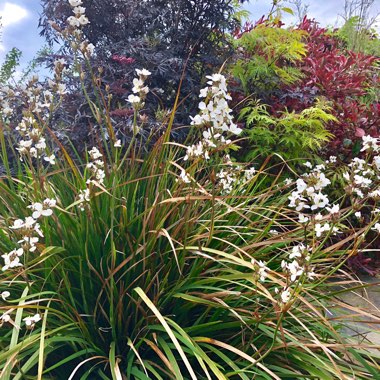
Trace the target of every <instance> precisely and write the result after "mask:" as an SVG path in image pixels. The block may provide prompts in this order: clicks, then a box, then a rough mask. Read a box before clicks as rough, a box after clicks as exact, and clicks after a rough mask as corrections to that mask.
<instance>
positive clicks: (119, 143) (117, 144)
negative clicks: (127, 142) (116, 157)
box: [113, 140, 121, 148]
mask: <svg viewBox="0 0 380 380" xmlns="http://www.w3.org/2000/svg"><path fill="white" fill-rule="evenodd" d="M113 146H114V147H115V148H121V140H117V141H116V142H115V144H113Z"/></svg>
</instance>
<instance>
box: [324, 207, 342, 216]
mask: <svg viewBox="0 0 380 380" xmlns="http://www.w3.org/2000/svg"><path fill="white" fill-rule="evenodd" d="M326 210H327V211H328V212H329V213H330V214H332V215H336V214H339V210H340V208H339V205H333V207H331V208H330V207H326Z"/></svg>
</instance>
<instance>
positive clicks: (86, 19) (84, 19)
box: [78, 15, 90, 26]
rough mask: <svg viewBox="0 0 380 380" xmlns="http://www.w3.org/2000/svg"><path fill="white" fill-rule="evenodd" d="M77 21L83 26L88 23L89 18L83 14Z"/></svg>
mask: <svg viewBox="0 0 380 380" xmlns="http://www.w3.org/2000/svg"><path fill="white" fill-rule="evenodd" d="M78 22H79V24H80V25H83V26H84V25H87V24H89V23H90V21H89V19H88V18H87V17H86V16H85V15H81V16H80V17H79V18H78Z"/></svg>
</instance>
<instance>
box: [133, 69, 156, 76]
mask: <svg viewBox="0 0 380 380" xmlns="http://www.w3.org/2000/svg"><path fill="white" fill-rule="evenodd" d="M136 73H137V75H139V76H142V77H148V76H149V75H152V73H151V72H150V71H149V70H146V69H142V70H140V69H136Z"/></svg>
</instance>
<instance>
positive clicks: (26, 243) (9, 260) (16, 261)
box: [1, 198, 57, 271]
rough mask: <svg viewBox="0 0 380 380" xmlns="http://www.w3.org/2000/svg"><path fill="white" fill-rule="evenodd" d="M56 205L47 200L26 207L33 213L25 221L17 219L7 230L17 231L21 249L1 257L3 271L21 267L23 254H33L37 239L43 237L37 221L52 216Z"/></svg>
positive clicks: (55, 202) (52, 201) (53, 200)
mask: <svg viewBox="0 0 380 380" xmlns="http://www.w3.org/2000/svg"><path fill="white" fill-rule="evenodd" d="M56 205H57V201H56V200H55V199H49V198H47V199H45V200H44V201H43V202H42V203H39V202H37V203H33V204H32V205H30V206H28V208H30V209H32V211H33V213H32V216H27V217H26V218H25V219H17V220H15V221H14V222H13V225H12V226H10V227H9V228H10V229H11V230H14V231H17V233H18V234H19V235H20V237H21V239H20V240H19V241H18V242H17V243H18V244H20V245H21V247H20V248H16V249H14V250H13V251H11V252H9V253H6V254H3V255H2V256H1V257H2V258H3V259H4V266H3V268H2V270H3V271H6V270H8V269H12V268H17V267H21V266H22V263H21V260H20V258H21V257H22V256H23V255H24V252H25V251H29V252H34V251H35V250H36V249H37V246H36V244H37V243H38V241H39V238H40V237H43V236H44V235H43V233H42V231H41V228H40V224H39V223H38V222H37V221H38V219H40V218H41V217H48V216H51V215H52V214H53V210H52V209H53V208H55V207H56ZM36 235H38V236H36Z"/></svg>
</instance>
